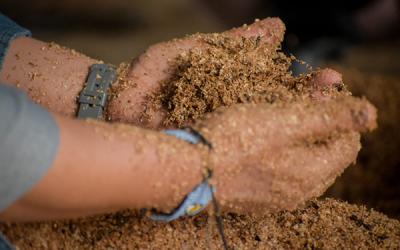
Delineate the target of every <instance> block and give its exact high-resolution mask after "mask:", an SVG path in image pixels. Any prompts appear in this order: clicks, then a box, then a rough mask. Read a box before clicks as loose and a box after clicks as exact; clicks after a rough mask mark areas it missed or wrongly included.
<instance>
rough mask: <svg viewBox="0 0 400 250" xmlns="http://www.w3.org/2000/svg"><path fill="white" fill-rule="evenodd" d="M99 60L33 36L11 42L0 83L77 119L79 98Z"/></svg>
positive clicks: (53, 109) (0, 74)
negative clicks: (89, 73)
mask: <svg viewBox="0 0 400 250" xmlns="http://www.w3.org/2000/svg"><path fill="white" fill-rule="evenodd" d="M96 62H98V61H97V60H94V59H91V58H89V57H86V56H84V55H82V54H79V53H77V52H75V51H73V50H67V49H65V48H60V47H59V46H58V45H55V44H48V43H45V42H42V41H38V40H36V39H33V38H29V37H19V38H16V39H14V41H13V42H12V43H11V46H10V48H9V51H8V53H7V56H6V59H5V61H4V64H3V69H2V70H1V72H0V81H1V82H3V83H5V84H8V85H12V86H16V87H18V88H20V89H22V90H24V91H25V92H26V93H27V94H28V96H29V98H31V99H32V100H33V101H35V102H36V103H38V104H40V105H41V106H44V107H46V108H48V109H50V110H51V111H54V112H57V113H60V114H64V115H69V116H75V115H76V113H77V110H78V104H77V99H78V95H79V92H80V91H81V90H82V88H83V85H84V83H85V82H86V78H87V75H88V72H89V69H90V66H91V65H92V64H93V63H96Z"/></svg>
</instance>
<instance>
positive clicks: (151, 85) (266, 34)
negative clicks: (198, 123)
mask: <svg viewBox="0 0 400 250" xmlns="http://www.w3.org/2000/svg"><path fill="white" fill-rule="evenodd" d="M284 31H285V26H284V24H283V23H282V21H281V20H280V19H278V18H267V19H264V20H261V21H259V22H255V23H253V24H252V25H249V26H243V27H240V28H235V29H232V30H229V31H226V32H224V33H223V34H224V35H227V36H229V37H231V38H233V39H241V38H242V37H257V36H260V38H261V39H260V41H261V42H265V43H270V44H272V45H278V44H280V43H281V42H282V40H283V34H284ZM193 47H198V48H201V49H205V48H204V46H203V45H201V44H199V43H198V42H197V41H196V35H192V36H188V37H186V38H184V39H174V40H172V41H169V42H163V43H159V44H156V45H154V46H151V47H150V48H148V49H147V50H146V51H145V52H143V53H142V54H141V55H140V56H138V57H137V58H136V59H135V60H134V61H133V62H132V63H131V64H129V65H126V67H127V68H126V69H125V72H122V78H125V79H124V80H123V81H120V82H117V83H115V84H114V86H113V87H112V88H113V96H112V97H111V98H110V101H109V104H108V108H107V117H106V119H107V121H118V122H123V123H129V124H133V125H136V126H139V127H143V128H149V129H156V130H157V129H165V128H166V126H165V125H164V123H163V122H164V121H165V119H166V118H167V110H165V109H164V108H161V109H159V110H149V109H148V110H146V108H147V103H148V100H147V99H146V95H149V94H151V93H153V91H155V90H157V89H159V88H160V87H161V82H162V81H163V80H164V79H168V78H169V77H171V75H172V74H173V72H174V71H176V67H177V66H171V62H173V61H174V60H176V58H177V56H178V55H179V54H180V53H182V52H183V51H188V50H189V49H191V48H193ZM125 74H126V76H124V75H125ZM321 76H323V77H321ZM314 79H315V80H314V81H313V80H311V81H310V83H312V84H310V86H311V85H318V86H321V87H325V86H326V85H329V84H334V83H340V82H341V75H340V74H339V73H337V72H336V71H333V70H323V71H321V72H320V73H319V74H318V75H316V76H314ZM315 98H316V99H330V97H329V96H328V97H325V96H322V94H321V92H320V91H319V92H318V91H316V92H315ZM144 111H146V114H147V115H150V116H152V117H153V119H152V121H151V122H148V120H147V119H142V116H143V112H144Z"/></svg>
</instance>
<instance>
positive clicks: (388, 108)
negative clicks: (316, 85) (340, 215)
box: [325, 64, 400, 220]
mask: <svg viewBox="0 0 400 250" xmlns="http://www.w3.org/2000/svg"><path fill="white" fill-rule="evenodd" d="M327 66H328V67H331V68H333V69H335V70H337V71H338V72H340V73H341V74H342V75H343V81H344V82H345V83H346V84H347V85H348V88H349V90H350V91H351V92H352V94H353V95H354V96H359V97H361V96H365V97H366V98H367V99H368V100H369V101H371V102H372V104H374V106H375V107H376V108H377V109H378V119H377V123H378V128H377V129H376V130H374V131H373V132H371V133H365V134H363V136H362V137H361V144H362V148H361V150H360V152H359V155H358V157H357V162H356V164H355V165H351V166H349V167H348V168H347V169H346V171H345V172H344V173H343V174H342V176H341V177H339V178H338V179H337V180H336V181H335V184H333V186H332V187H330V188H329V189H328V190H327V192H326V194H325V196H326V197H334V198H340V199H343V200H346V201H348V202H351V203H354V204H358V205H361V204H362V205H366V206H367V207H369V208H375V209H377V210H378V211H380V212H382V213H384V214H386V215H388V216H389V217H390V218H396V219H398V220H399V219H400V196H399V190H400V167H399V166H400V154H399V153H398V151H399V148H400V130H399V124H400V98H399V96H400V77H399V76H390V75H382V74H378V73H366V72H363V73H362V72H360V71H358V70H355V69H348V68H343V67H341V66H339V65H336V64H329V65H327Z"/></svg>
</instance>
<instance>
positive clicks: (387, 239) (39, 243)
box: [0, 199, 400, 250]
mask: <svg viewBox="0 0 400 250" xmlns="http://www.w3.org/2000/svg"><path fill="white" fill-rule="evenodd" d="M213 218H214V217H213V216H212V215H208V214H207V212H202V213H200V214H199V215H197V216H193V217H188V218H181V219H177V220H175V221H172V222H170V223H157V222H153V221H150V220H148V219H147V218H145V217H144V216H143V215H142V214H141V213H140V212H139V211H136V210H124V211H120V212H116V213H111V214H102V215H97V216H92V217H86V218H81V219H72V220H58V221H49V222H36V223H0V230H1V231H2V232H4V234H5V235H6V236H7V238H9V239H10V240H11V242H12V243H13V244H15V246H16V247H17V249H25V250H30V249H223V245H222V241H221V237H220V235H219V233H218V228H217V225H216V221H215V220H214V219H213ZM222 218H223V221H224V227H225V230H224V232H225V235H226V238H227V241H228V246H229V248H230V249H355V248H357V249H359V248H361V249H398V247H399V246H400V234H399V232H400V223H399V221H397V220H393V219H389V218H388V217H387V216H385V215H383V214H381V213H378V212H376V211H374V210H367V209H366V208H365V207H364V206H356V205H351V204H348V203H347V202H340V201H337V200H333V199H327V200H325V201H318V200H315V199H313V200H311V201H309V202H308V206H306V207H305V208H296V209H294V210H293V211H280V212H277V213H272V214H267V215H263V216H256V215H254V214H241V215H240V214H231V213H222Z"/></svg>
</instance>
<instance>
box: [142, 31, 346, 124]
mask: <svg viewBox="0 0 400 250" xmlns="http://www.w3.org/2000/svg"><path fill="white" fill-rule="evenodd" d="M196 41H197V42H198V44H200V45H201V46H198V47H194V48H192V49H190V50H189V51H184V52H182V53H181V54H180V55H179V56H178V58H177V60H175V61H173V63H171V64H173V65H171V68H177V71H176V72H175V73H174V74H173V75H172V77H171V78H168V79H166V80H164V81H163V82H162V87H161V88H160V89H159V90H157V91H154V93H153V94H151V95H148V96H147V99H148V101H149V103H150V104H151V109H153V110H159V109H162V108H165V109H167V110H168V117H167V119H166V120H165V122H164V123H165V124H166V125H171V124H176V125H178V126H181V125H182V124H183V123H186V122H190V121H193V120H197V119H200V118H202V117H204V116H205V115H206V114H207V113H210V112H213V111H214V110H216V109H217V108H219V107H221V106H228V107H229V106H231V105H235V104H241V103H256V104H257V103H270V104H272V103H291V102H297V101H302V102H309V101H310V100H311V98H310V95H311V94H310V93H311V91H312V89H310V88H309V87H305V86H306V85H307V83H308V82H309V81H310V79H311V78H312V77H313V76H315V75H316V74H317V73H318V72H319V71H318V70H317V71H312V72H310V73H309V74H303V75H300V76H298V77H293V76H292V73H291V71H288V69H289V66H290V65H291V63H292V59H295V58H294V57H292V58H289V57H287V56H285V55H284V54H283V53H282V52H280V51H279V49H280V46H279V45H277V44H270V43H262V42H260V37H258V38H254V37H250V38H244V37H243V38H242V39H241V40H240V39H239V40H236V39H232V38H230V37H228V36H226V35H224V34H200V35H198V36H196ZM177 65H178V67H177ZM338 90H340V92H342V93H347V89H346V86H344V85H341V86H340V89H339V88H337V87H334V86H331V87H330V88H326V89H325V91H326V94H328V93H329V94H331V95H334V93H335V92H338Z"/></svg>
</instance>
